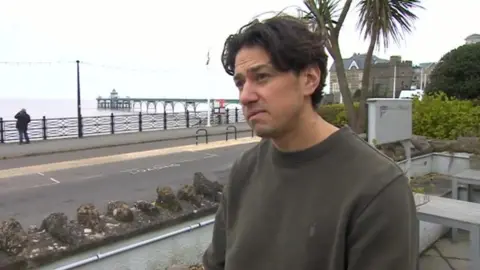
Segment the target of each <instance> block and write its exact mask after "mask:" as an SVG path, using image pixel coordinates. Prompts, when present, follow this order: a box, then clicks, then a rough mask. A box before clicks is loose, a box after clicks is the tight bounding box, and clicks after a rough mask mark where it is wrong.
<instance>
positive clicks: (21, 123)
mask: <svg viewBox="0 0 480 270" xmlns="http://www.w3.org/2000/svg"><path fill="white" fill-rule="evenodd" d="M15 119H17V125H16V128H17V130H18V138H19V140H20V144H23V139H24V138H25V142H26V143H30V138H29V137H28V124H29V123H30V115H29V114H28V113H27V110H25V109H21V110H20V111H19V112H18V113H17V114H16V115H15Z"/></svg>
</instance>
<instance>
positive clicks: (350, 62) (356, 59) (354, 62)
mask: <svg viewBox="0 0 480 270" xmlns="http://www.w3.org/2000/svg"><path fill="white" fill-rule="evenodd" d="M366 57H367V55H366V54H359V53H354V54H353V55H352V56H351V57H350V58H347V59H343V67H345V69H346V70H349V69H350V67H353V66H355V67H357V68H358V69H364V67H365V58H366ZM372 60H373V63H374V64H376V63H388V60H385V59H381V58H379V57H377V56H375V55H374V56H373V57H372ZM330 72H335V63H333V64H332V66H331V67H330Z"/></svg>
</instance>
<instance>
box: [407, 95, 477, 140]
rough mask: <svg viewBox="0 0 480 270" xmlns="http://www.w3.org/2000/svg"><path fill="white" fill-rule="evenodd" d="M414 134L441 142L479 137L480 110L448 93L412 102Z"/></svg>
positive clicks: (427, 96)
mask: <svg viewBox="0 0 480 270" xmlns="http://www.w3.org/2000/svg"><path fill="white" fill-rule="evenodd" d="M412 120H413V133H414V134H417V135H423V136H427V137H432V138H438V139H456V138H457V137H458V136H480V107H479V106H475V105H474V104H473V103H472V102H471V101H469V100H458V99H455V98H449V97H447V95H446V94H445V93H437V94H432V95H425V96H424V97H423V99H422V100H421V101H420V100H418V99H415V100H414V101H413V115H412Z"/></svg>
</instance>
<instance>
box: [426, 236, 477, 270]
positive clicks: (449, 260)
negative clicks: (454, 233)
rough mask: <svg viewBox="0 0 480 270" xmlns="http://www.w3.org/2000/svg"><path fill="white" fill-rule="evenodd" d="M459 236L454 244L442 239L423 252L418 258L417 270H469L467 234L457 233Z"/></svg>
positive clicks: (447, 239)
mask: <svg viewBox="0 0 480 270" xmlns="http://www.w3.org/2000/svg"><path fill="white" fill-rule="evenodd" d="M459 235H460V237H459V241H458V242H456V243H453V242H452V241H451V240H450V239H449V238H448V237H444V238H441V239H440V240H438V241H437V242H436V243H435V244H434V245H433V246H432V247H431V248H430V249H428V250H427V251H425V252H424V254H423V256H422V257H421V258H420V269H419V270H470V269H471V268H470V260H469V251H470V241H469V238H468V237H469V234H468V232H465V231H459Z"/></svg>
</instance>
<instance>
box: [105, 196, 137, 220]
mask: <svg viewBox="0 0 480 270" xmlns="http://www.w3.org/2000/svg"><path fill="white" fill-rule="evenodd" d="M107 214H108V215H111V216H113V218H115V219H116V220H118V221H122V222H132V221H133V219H134V216H133V212H132V210H131V209H130V206H128V204H127V203H126V202H122V201H113V202H109V203H108V205H107Z"/></svg>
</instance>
